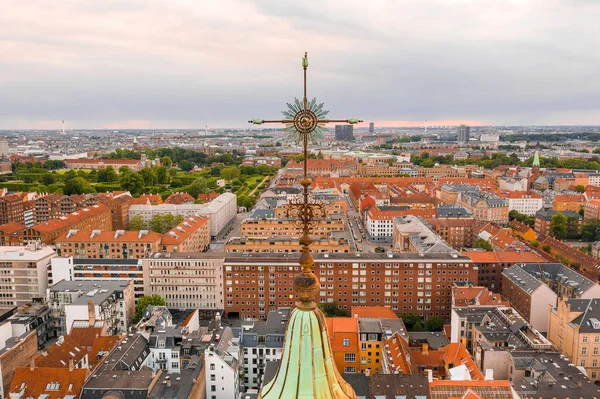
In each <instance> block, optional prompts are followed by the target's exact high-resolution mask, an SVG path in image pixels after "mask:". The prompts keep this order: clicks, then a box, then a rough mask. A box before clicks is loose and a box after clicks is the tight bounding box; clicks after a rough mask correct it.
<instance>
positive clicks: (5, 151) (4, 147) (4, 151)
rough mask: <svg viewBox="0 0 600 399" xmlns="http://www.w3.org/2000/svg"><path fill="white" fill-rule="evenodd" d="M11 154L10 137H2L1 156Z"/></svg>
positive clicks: (0, 144)
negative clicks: (9, 149) (9, 148)
mask: <svg viewBox="0 0 600 399" xmlns="http://www.w3.org/2000/svg"><path fill="white" fill-rule="evenodd" d="M7 155H9V152H8V139H6V138H0V157H2V156H7Z"/></svg>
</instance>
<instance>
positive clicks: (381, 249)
mask: <svg viewBox="0 0 600 399" xmlns="http://www.w3.org/2000/svg"><path fill="white" fill-rule="evenodd" d="M375 253H376V254H382V253H385V248H383V247H375Z"/></svg>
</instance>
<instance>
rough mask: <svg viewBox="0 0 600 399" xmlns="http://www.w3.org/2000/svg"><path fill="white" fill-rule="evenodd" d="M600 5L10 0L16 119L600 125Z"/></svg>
mask: <svg viewBox="0 0 600 399" xmlns="http://www.w3.org/2000/svg"><path fill="white" fill-rule="evenodd" d="M599 16H600V0H564V1H559V0H502V1H499V0H489V1H488V0H472V1H466V0H437V1H434V0H411V1H408V0H406V1H402V0H388V1H383V0H368V1H365V0H318V1H313V0H294V1H287V0H255V1H234V0H212V1H209V0H188V1H183V0H143V1H141V0H140V1H137V0H122V1H118V0H78V1H76V0H54V1H48V0H26V1H25V0H2V5H1V7H0V129H10V128H60V121H61V119H64V120H65V121H66V125H67V128H114V129H117V128H195V127H204V126H205V125H208V126H209V127H225V126H232V127H244V126H246V123H245V122H246V121H247V120H248V119H251V118H268V117H279V116H280V111H281V110H282V109H283V108H284V107H285V102H287V101H290V100H291V99H293V97H294V96H298V97H300V96H301V95H302V69H301V56H302V55H303V53H304V51H308V53H309V59H310V67H309V97H312V96H316V97H317V99H318V100H319V101H324V102H325V103H326V108H327V109H329V110H330V115H329V116H330V117H335V118H347V117H359V118H362V119H364V120H365V121H374V122H375V123H376V124H377V125H379V126H384V125H387V126H392V125H397V126H407V125H423V124H424V120H426V119H427V120H429V124H430V125H432V124H438V123H444V124H454V123H458V122H463V121H467V122H468V123H471V124H494V125H507V124H600V23H599Z"/></svg>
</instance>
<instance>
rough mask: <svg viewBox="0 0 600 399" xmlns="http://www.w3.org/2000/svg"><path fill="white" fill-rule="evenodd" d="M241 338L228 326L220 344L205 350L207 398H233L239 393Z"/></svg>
mask: <svg viewBox="0 0 600 399" xmlns="http://www.w3.org/2000/svg"><path fill="white" fill-rule="evenodd" d="M238 342H239V338H235V337H234V336H233V332H232V331H231V328H229V327H227V328H226V329H225V331H224V333H223V336H222V337H221V340H220V341H219V343H218V345H216V346H214V345H211V346H210V347H209V348H208V349H206V350H205V351H204V369H205V372H206V399H232V398H237V397H238V394H239V364H240V362H239V347H238Z"/></svg>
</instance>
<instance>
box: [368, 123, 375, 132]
mask: <svg viewBox="0 0 600 399" xmlns="http://www.w3.org/2000/svg"><path fill="white" fill-rule="evenodd" d="M369 133H375V123H374V122H370V123H369Z"/></svg>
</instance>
